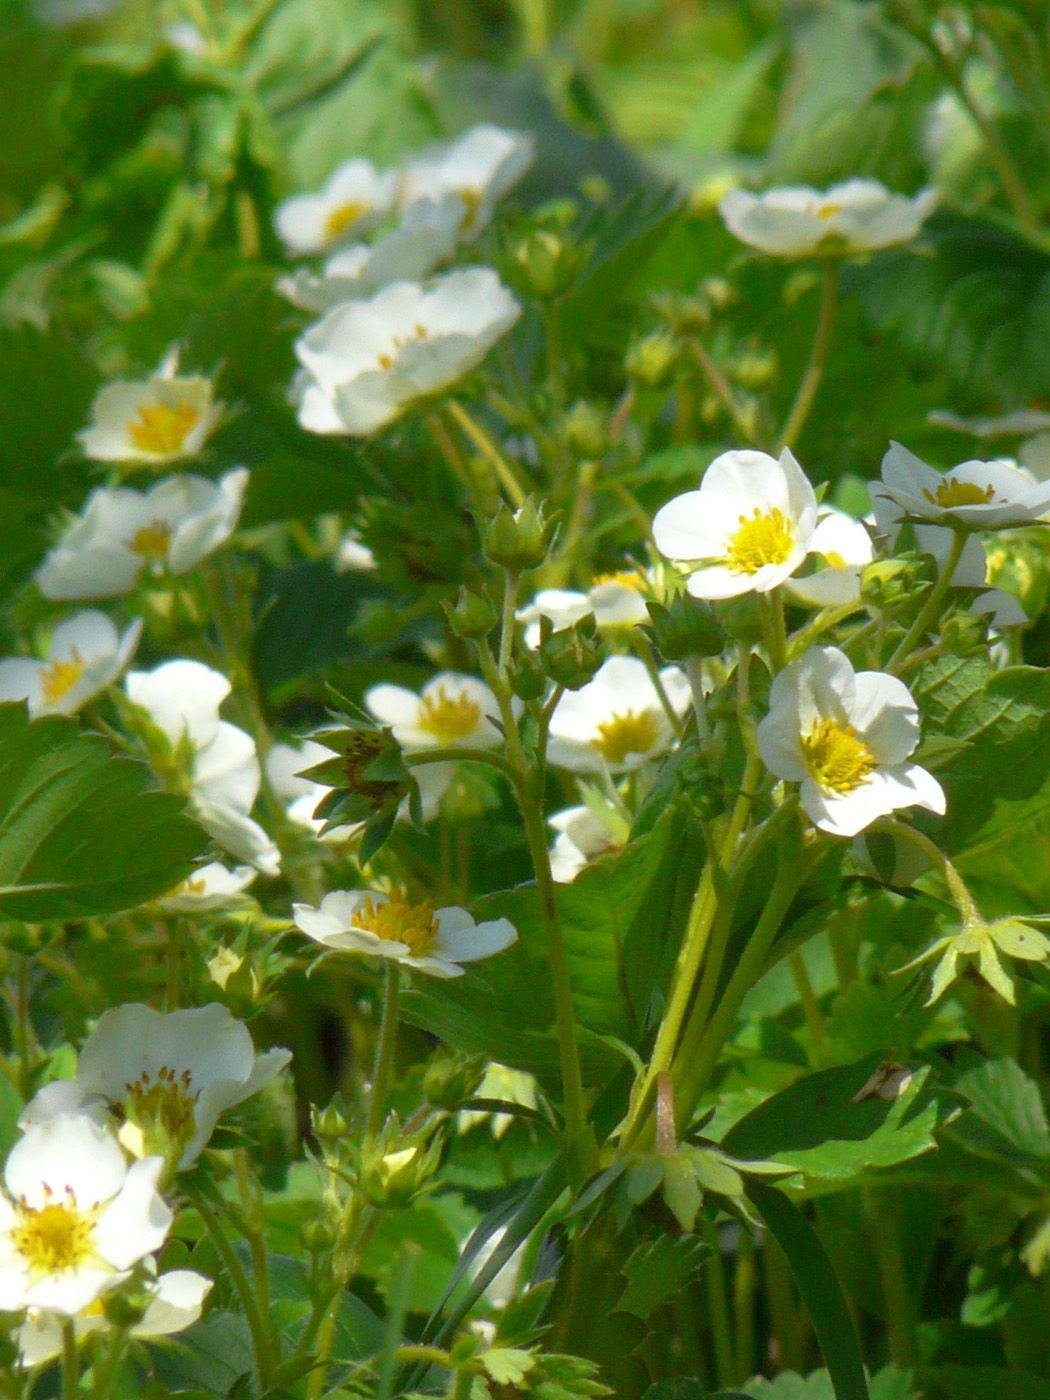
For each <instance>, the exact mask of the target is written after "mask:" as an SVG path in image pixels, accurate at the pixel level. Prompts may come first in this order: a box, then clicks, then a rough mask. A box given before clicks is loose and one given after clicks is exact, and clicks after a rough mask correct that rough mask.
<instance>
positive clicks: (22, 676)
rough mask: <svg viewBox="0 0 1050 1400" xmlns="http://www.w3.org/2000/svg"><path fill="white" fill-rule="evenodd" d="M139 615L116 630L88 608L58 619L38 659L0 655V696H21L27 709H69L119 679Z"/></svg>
mask: <svg viewBox="0 0 1050 1400" xmlns="http://www.w3.org/2000/svg"><path fill="white" fill-rule="evenodd" d="M141 633H142V619H141V618H136V619H135V621H134V622H133V623H132V624H131V626H130V627H129V628H127V630H126V631H125V632H124V635H123V636H121V635H120V634H119V633H118V631H117V629H116V626H115V624H114V623H113V622H112V620H111V619H110V618H108V617H107V616H106V614H105V613H101V612H95V611H94V610H89V611H87V612H80V613H77V614H76V615H75V616H74V617H69V618H66V620H65V621H64V622H60V623H59V624H58V626H57V627H56V628H55V630H54V632H52V634H51V640H50V643H49V645H48V649H47V655H46V656H45V657H44V659H43V660H42V661H30V660H29V659H28V658H26V657H21V656H10V657H7V658H5V659H4V660H3V661H0V700H26V701H28V704H29V714H30V716H31V717H32V718H35V717H36V716H37V715H72V714H76V712H77V710H79V709H80V707H81V706H82V705H86V704H87V702H88V701H89V700H93V699H94V697H95V696H96V695H98V694H99V692H100V691H103V690H105V689H106V687H107V686H109V685H112V684H113V682H114V681H115V680H118V679H119V677H120V675H121V674H122V672H123V671H124V669H125V667H126V666H127V664H128V662H129V661H130V660H131V657H132V655H133V653H134V651H135V648H136V647H137V646H138V642H139V636H140V635H141Z"/></svg>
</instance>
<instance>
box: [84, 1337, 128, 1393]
mask: <svg viewBox="0 0 1050 1400" xmlns="http://www.w3.org/2000/svg"><path fill="white" fill-rule="evenodd" d="M127 1336H128V1329H127V1328H126V1327H114V1328H113V1329H112V1335H111V1337H110V1343H109V1350H108V1352H107V1354H106V1359H105V1362H104V1363H103V1362H96V1363H95V1365H94V1367H93V1368H92V1378H91V1390H92V1394H93V1395H94V1396H95V1397H96V1400H117V1397H118V1396H120V1395H121V1394H122V1393H123V1392H122V1389H121V1386H120V1372H121V1363H122V1361H123V1360H124V1347H125V1343H126V1341H127Z"/></svg>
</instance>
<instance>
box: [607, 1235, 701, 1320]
mask: <svg viewBox="0 0 1050 1400" xmlns="http://www.w3.org/2000/svg"><path fill="white" fill-rule="evenodd" d="M710 1252H711V1251H710V1249H709V1247H708V1246H707V1245H706V1244H704V1242H703V1240H701V1239H699V1238H698V1237H697V1236H696V1235H678V1236H672V1235H661V1236H658V1237H657V1238H656V1239H654V1240H648V1241H646V1242H645V1243H644V1244H640V1245H639V1246H638V1248H637V1249H636V1250H635V1251H634V1253H633V1254H632V1255H631V1257H630V1258H629V1259H628V1260H627V1263H626V1264H625V1265H624V1266H623V1273H624V1277H625V1278H626V1280H627V1287H626V1288H625V1289H624V1291H623V1294H622V1295H621V1297H620V1301H619V1302H618V1303H617V1304H616V1311H617V1312H629V1313H634V1315H635V1317H640V1318H641V1319H642V1321H643V1322H645V1321H647V1320H648V1319H649V1318H650V1317H651V1316H652V1314H653V1313H654V1312H655V1311H656V1309H657V1308H659V1307H661V1306H662V1305H663V1304H664V1303H666V1302H667V1300H668V1299H669V1298H670V1297H671V1296H672V1295H673V1294H675V1293H677V1292H678V1290H679V1289H680V1288H684V1287H685V1285H686V1284H687V1283H688V1282H689V1281H690V1280H691V1279H692V1278H694V1277H695V1276H696V1274H697V1273H698V1272H699V1270H700V1266H701V1265H702V1264H703V1262H704V1260H705V1259H706V1258H707V1256H708V1255H709V1254H710Z"/></svg>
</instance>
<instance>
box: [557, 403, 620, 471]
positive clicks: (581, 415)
mask: <svg viewBox="0 0 1050 1400" xmlns="http://www.w3.org/2000/svg"><path fill="white" fill-rule="evenodd" d="M560 432H561V437H562V441H563V442H564V443H565V444H566V446H567V447H568V448H569V450H570V451H572V452H574V453H575V454H576V455H577V456H578V457H600V456H601V455H602V453H603V452H604V451H605V449H606V448H607V447H608V445H609V435H608V433H607V431H606V426H605V416H604V415H603V414H602V413H601V412H599V410H598V409H597V408H596V407H595V406H594V404H592V403H588V402H587V401H586V400H585V399H578V400H577V401H576V403H574V404H573V406H572V408H570V409H569V411H568V413H566V415H565V417H564V418H563V419H562V421H561V427H560Z"/></svg>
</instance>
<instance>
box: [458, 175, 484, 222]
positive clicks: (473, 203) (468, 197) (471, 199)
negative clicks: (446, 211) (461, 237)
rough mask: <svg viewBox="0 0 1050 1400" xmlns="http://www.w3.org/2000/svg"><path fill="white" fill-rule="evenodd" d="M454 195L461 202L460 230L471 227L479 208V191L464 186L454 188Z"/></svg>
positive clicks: (475, 220)
mask: <svg viewBox="0 0 1050 1400" xmlns="http://www.w3.org/2000/svg"><path fill="white" fill-rule="evenodd" d="M456 197H457V198H458V199H460V200H462V202H463V218H462V220H461V221H460V225H459V228H460V232H461V233H463V232H466V230H467V229H472V228H473V227H474V225H475V223H476V222H477V218H478V211H479V210H480V209H481V191H480V190H475V189H470V188H468V187H467V186H464V187H463V188H462V189H458V190H456Z"/></svg>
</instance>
